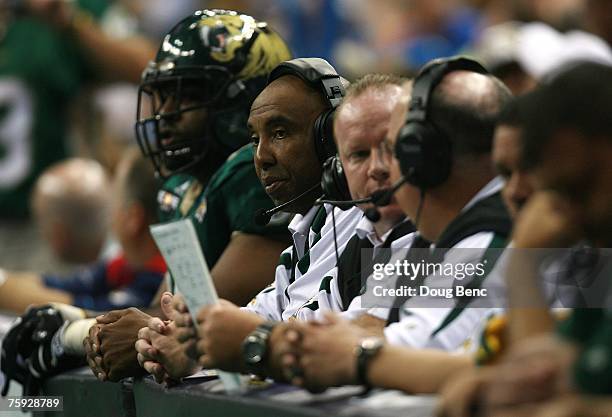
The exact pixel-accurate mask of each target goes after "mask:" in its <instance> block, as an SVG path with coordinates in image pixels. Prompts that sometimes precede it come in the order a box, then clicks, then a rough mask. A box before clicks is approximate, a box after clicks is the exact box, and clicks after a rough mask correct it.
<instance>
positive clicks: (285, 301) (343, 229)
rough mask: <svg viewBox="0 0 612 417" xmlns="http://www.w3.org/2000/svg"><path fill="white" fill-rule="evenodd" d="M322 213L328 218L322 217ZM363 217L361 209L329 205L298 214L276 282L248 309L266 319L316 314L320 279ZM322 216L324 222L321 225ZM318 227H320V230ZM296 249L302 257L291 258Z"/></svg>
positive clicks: (332, 264)
mask: <svg viewBox="0 0 612 417" xmlns="http://www.w3.org/2000/svg"><path fill="white" fill-rule="evenodd" d="M320 210H324V212H321V211H320ZM323 215H324V216H325V217H321V216H323ZM362 217H363V213H362V212H361V210H359V209H358V208H355V207H354V208H351V209H349V210H346V211H342V210H340V209H338V208H335V209H333V211H332V207H331V206H329V205H327V204H326V205H324V206H323V207H318V206H317V207H313V208H312V209H310V210H309V211H308V213H306V214H305V215H304V216H301V215H296V216H295V217H294V218H293V220H292V221H291V223H290V224H289V231H290V232H291V234H292V236H293V246H292V247H289V248H287V249H285V250H284V251H283V253H282V254H281V262H280V263H279V265H278V266H277V268H276V274H275V278H274V283H273V284H272V285H271V286H269V287H268V288H266V289H264V290H263V291H262V292H260V293H259V294H258V295H257V297H255V298H254V299H253V301H251V302H250V303H249V304H248V305H247V306H246V307H245V309H247V310H249V311H252V312H254V313H256V314H259V315H260V316H262V317H264V318H265V319H266V320H275V321H281V320H288V319H290V318H300V319H309V318H312V317H314V314H315V312H316V311H317V310H318V308H319V307H318V304H317V303H316V300H314V297H315V296H316V294H317V293H318V291H319V286H320V284H321V280H322V279H323V278H324V277H325V276H326V275H327V274H328V272H329V271H331V270H332V269H334V268H335V266H336V263H337V256H339V255H340V254H341V253H342V251H343V250H344V247H345V246H346V243H347V242H348V241H349V240H350V238H351V237H352V236H353V235H354V233H355V227H356V226H357V224H358V223H359V220H360V219H361V218H362ZM322 218H324V223H323V224H322V227H321V224H320V223H321V219H322ZM313 227H314V230H313ZM318 227H320V230H317V229H318ZM334 228H335V233H334ZM334 240H335V243H334ZM306 242H308V245H307V244H306ZM294 247H295V249H294ZM336 248H337V250H338V252H337V253H336ZM294 252H296V253H297V258H298V259H299V261H297V262H295V260H294V259H292V256H293V253H294ZM292 271H293V274H292Z"/></svg>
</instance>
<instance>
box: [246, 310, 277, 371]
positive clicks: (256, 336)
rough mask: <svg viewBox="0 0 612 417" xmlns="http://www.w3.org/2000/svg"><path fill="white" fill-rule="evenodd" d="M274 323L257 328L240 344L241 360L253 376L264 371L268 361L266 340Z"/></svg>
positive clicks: (267, 323)
mask: <svg viewBox="0 0 612 417" xmlns="http://www.w3.org/2000/svg"><path fill="white" fill-rule="evenodd" d="M276 325H277V323H276V322H270V321H268V322H265V323H263V324H260V325H259V326H257V328H256V329H255V330H253V332H251V333H250V334H249V335H248V336H247V337H246V338H245V339H244V342H242V358H243V360H244V362H245V363H246V365H247V368H248V369H249V370H250V371H251V372H253V373H254V374H261V373H262V372H263V371H264V367H265V363H266V360H267V359H268V340H269V339H270V334H271V333H272V329H274V326H276Z"/></svg>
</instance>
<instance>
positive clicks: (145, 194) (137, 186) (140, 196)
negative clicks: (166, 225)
mask: <svg viewBox="0 0 612 417" xmlns="http://www.w3.org/2000/svg"><path fill="white" fill-rule="evenodd" d="M127 157H128V158H130V161H129V167H128V169H127V172H126V175H125V183H124V184H123V189H124V192H125V197H126V198H128V199H130V200H132V201H137V202H139V203H140V204H141V205H142V207H143V209H144V211H145V213H146V215H147V218H148V219H149V222H150V223H155V222H157V220H158V204H157V192H158V190H159V186H160V184H159V180H158V179H157V177H156V176H155V171H154V169H153V166H152V164H151V162H150V161H149V160H148V159H147V158H145V157H143V156H142V154H141V153H140V151H139V150H138V149H137V148H131V149H130V150H129V151H128V156H127Z"/></svg>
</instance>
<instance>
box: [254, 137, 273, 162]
mask: <svg viewBox="0 0 612 417" xmlns="http://www.w3.org/2000/svg"><path fill="white" fill-rule="evenodd" d="M254 162H255V166H256V167H257V168H258V169H262V170H266V169H269V168H270V167H272V166H274V165H275V164H276V158H275V157H274V152H273V150H272V148H271V145H270V141H269V140H268V139H267V138H266V137H262V138H260V139H259V143H258V144H257V147H256V149H255V157H254Z"/></svg>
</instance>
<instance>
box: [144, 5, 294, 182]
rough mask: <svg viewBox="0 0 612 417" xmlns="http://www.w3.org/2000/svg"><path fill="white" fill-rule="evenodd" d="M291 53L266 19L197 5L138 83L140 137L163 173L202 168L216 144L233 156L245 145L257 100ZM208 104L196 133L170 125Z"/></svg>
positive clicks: (173, 32)
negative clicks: (208, 153)
mask: <svg viewBox="0 0 612 417" xmlns="http://www.w3.org/2000/svg"><path fill="white" fill-rule="evenodd" d="M288 59H291V53H290V51H289V48H288V47H287V45H286V43H285V42H284V41H283V39H282V38H281V37H280V36H279V35H278V34H277V33H276V32H275V31H273V30H272V29H271V28H270V27H269V26H268V24H267V23H265V22H259V21H257V20H256V19H254V18H253V17H251V16H248V15H245V14H241V13H238V12H235V11H230V10H218V9H212V10H199V11H197V12H195V13H194V14H193V15H191V16H188V17H186V18H185V19H183V20H181V21H180V22H179V23H178V24H177V25H176V26H174V28H172V29H171V30H170V31H169V32H168V34H166V36H165V37H164V39H163V41H162V44H161V46H160V48H159V51H158V53H157V55H156V57H155V59H154V60H153V61H151V62H150V63H149V65H148V66H147V68H146V69H145V70H144V72H143V76H142V82H141V85H140V88H139V98H138V115H137V121H136V136H137V140H138V144H139V145H140V148H141V150H142V152H143V153H144V155H146V156H147V157H149V158H150V159H151V161H152V162H153V165H154V166H155V169H156V171H157V173H158V175H160V176H161V177H163V178H166V177H168V176H170V175H172V174H174V173H177V172H190V171H193V170H197V169H198V164H199V163H200V162H201V161H203V159H204V157H205V156H206V154H207V152H213V150H211V148H214V151H216V152H221V153H223V155H222V156H223V157H227V156H228V155H229V154H230V153H231V152H233V151H235V150H236V149H238V148H240V147H241V146H242V145H244V144H246V143H247V142H248V132H247V129H246V121H247V119H248V113H249V109H250V106H251V103H252V102H253V100H254V99H255V97H257V95H258V94H259V93H260V92H261V90H263V88H264V87H265V85H266V79H267V76H268V74H269V73H270V72H271V71H272V69H274V68H275V67H276V66H277V65H278V64H280V63H281V62H283V61H286V60H288ZM187 98H190V101H189V102H188V103H187ZM169 100H172V102H173V104H174V105H173V106H170V105H168V101H169ZM186 103H187V104H186ZM202 109H206V112H205V120H203V123H202V124H203V129H202V130H201V131H199V132H197V134H195V133H192V134H191V135H183V136H182V137H181V136H180V134H179V133H180V132H181V130H180V129H175V130H176V131H177V132H178V133H176V132H175V133H176V134H175V133H173V132H171V130H172V129H173V126H174V125H173V123H176V120H178V119H180V118H181V117H183V115H184V114H185V113H186V112H196V111H201V110H202ZM194 114H195V113H194ZM203 118H204V117H203ZM204 127H205V128H204ZM168 131H170V133H168Z"/></svg>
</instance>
